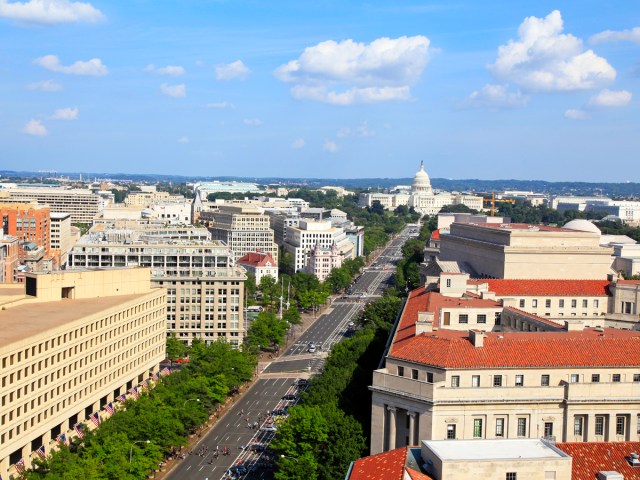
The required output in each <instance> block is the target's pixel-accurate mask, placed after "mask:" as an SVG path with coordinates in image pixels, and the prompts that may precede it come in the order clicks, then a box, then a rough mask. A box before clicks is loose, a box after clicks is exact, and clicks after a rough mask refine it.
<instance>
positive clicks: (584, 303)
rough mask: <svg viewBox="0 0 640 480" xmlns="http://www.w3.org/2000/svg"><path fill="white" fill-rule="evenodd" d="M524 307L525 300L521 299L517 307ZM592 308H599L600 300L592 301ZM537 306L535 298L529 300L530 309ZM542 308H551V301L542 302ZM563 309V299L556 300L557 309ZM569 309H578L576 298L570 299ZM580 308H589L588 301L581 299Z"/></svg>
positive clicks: (548, 299)
mask: <svg viewBox="0 0 640 480" xmlns="http://www.w3.org/2000/svg"><path fill="white" fill-rule="evenodd" d="M525 305H526V299H524V298H521V299H520V302H519V306H520V308H525ZM592 305H593V308H599V306H600V300H599V299H597V298H594V299H593V304H592ZM537 306H538V299H537V298H533V299H532V300H531V308H536V307H537ZM544 306H545V307H546V308H551V299H550V298H547V299H546V300H545V301H544ZM564 307H565V300H564V298H560V299H558V308H564ZM571 308H578V300H577V299H576V298H573V299H571ZM582 308H589V300H588V299H586V298H585V299H582Z"/></svg>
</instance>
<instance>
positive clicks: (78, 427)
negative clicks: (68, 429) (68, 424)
mask: <svg viewBox="0 0 640 480" xmlns="http://www.w3.org/2000/svg"><path fill="white" fill-rule="evenodd" d="M73 429H74V430H75V432H76V433H77V434H78V437H80V438H84V433H83V431H82V424H81V423H78V424H76V426H75V427H73Z"/></svg>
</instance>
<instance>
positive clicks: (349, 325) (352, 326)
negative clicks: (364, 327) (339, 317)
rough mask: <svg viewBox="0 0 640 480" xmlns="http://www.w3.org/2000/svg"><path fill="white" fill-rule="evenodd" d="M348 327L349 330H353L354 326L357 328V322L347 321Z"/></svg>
mask: <svg viewBox="0 0 640 480" xmlns="http://www.w3.org/2000/svg"><path fill="white" fill-rule="evenodd" d="M347 328H348V329H349V330H353V329H354V328H356V324H355V323H353V322H349V323H347Z"/></svg>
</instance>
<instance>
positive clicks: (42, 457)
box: [36, 445, 47, 460]
mask: <svg viewBox="0 0 640 480" xmlns="http://www.w3.org/2000/svg"><path fill="white" fill-rule="evenodd" d="M36 453H37V454H38V455H39V456H40V458H41V459H42V460H45V459H46V458H47V454H46V453H45V451H44V445H40V448H39V449H37V450H36Z"/></svg>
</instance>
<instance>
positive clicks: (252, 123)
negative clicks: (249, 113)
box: [242, 118, 264, 127]
mask: <svg viewBox="0 0 640 480" xmlns="http://www.w3.org/2000/svg"><path fill="white" fill-rule="evenodd" d="M242 123H244V124H245V125H248V126H249V127H259V126H260V125H262V124H263V123H264V122H263V121H262V120H260V119H259V118H245V119H244V120H243V121H242Z"/></svg>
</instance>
